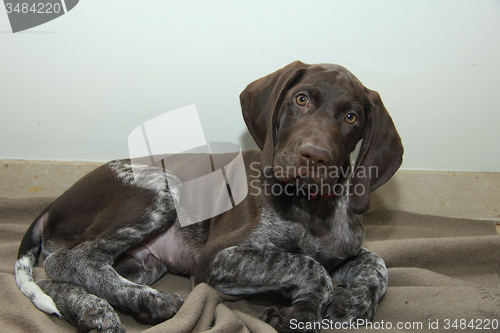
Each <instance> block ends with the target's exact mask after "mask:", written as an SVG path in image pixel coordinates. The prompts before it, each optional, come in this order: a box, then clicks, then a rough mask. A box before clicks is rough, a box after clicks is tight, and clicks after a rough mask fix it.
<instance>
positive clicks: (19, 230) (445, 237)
mask: <svg viewBox="0 0 500 333" xmlns="http://www.w3.org/2000/svg"><path fill="white" fill-rule="evenodd" d="M51 201H52V199H50V198H34V199H33V198H32V199H1V198H0V300H1V302H0V331H1V332H23V333H24V332H36V333H40V332H62V333H64V332H76V328H75V327H73V326H71V325H70V324H68V323H67V322H65V321H64V320H62V319H59V318H57V317H55V316H49V315H47V314H44V313H42V312H41V311H39V310H38V309H36V308H35V307H34V306H33V304H32V303H31V302H30V300H28V299H27V298H26V297H25V296H24V295H23V294H22V293H21V292H20V291H19V290H18V288H17V286H16V283H15V279H14V263H15V260H16V257H17V250H18V247H19V243H20V241H21V239H22V237H23V235H24V232H25V231H26V229H27V228H28V226H29V225H30V224H31V222H32V221H33V219H34V218H35V217H36V216H37V215H38V213H39V212H40V211H41V210H42V209H43V208H44V207H45V206H46V205H48V204H49V203H50V202H51ZM364 225H365V230H366V239H365V244H364V246H365V247H367V248H369V249H370V250H373V251H375V252H376V253H378V254H379V255H380V256H381V257H382V258H384V260H385V261H386V263H387V267H388V270H389V288H388V290H387V293H386V295H385V296H384V298H383V300H382V302H381V304H380V306H379V309H378V312H377V314H376V316H375V319H374V322H373V323H372V324H369V325H375V326H372V328H373V330H375V329H376V331H377V332H408V331H412V330H415V331H417V330H419V331H421V332H468V331H470V332H472V331H474V332H475V331H477V329H478V328H479V327H480V326H481V325H482V326H483V331H488V332H495V330H485V329H484V325H485V323H486V322H487V321H490V322H491V324H490V327H494V326H492V324H493V323H494V321H495V320H497V323H498V320H500V235H498V234H497V233H496V230H495V223H494V222H492V221H483V220H481V221H477V220H471V219H454V218H446V217H439V216H426V215H419V214H413V213H408V212H401V211H389V210H380V211H375V212H369V213H368V214H365V217H364ZM34 275H35V279H36V280H38V279H43V278H46V275H45V274H44V272H43V269H42V267H40V266H39V267H36V268H35V270H34ZM153 287H154V288H157V289H160V290H164V291H170V292H177V293H179V294H180V295H181V296H182V297H183V298H184V299H185V303H184V305H183V306H182V308H181V309H180V311H179V312H178V313H177V315H176V316H175V317H174V318H172V319H170V320H168V321H166V322H163V323H161V324H158V325H156V326H148V325H142V324H139V323H137V322H136V321H135V320H134V319H133V318H132V317H131V316H129V315H127V314H124V313H122V312H120V311H117V312H118V314H119V315H120V318H121V320H122V323H123V324H124V325H125V327H126V328H127V332H145V333H146V332H147V333H159V332H162V333H164V332H166V333H184V332H185V333H189V332H213V333H223V332H224V333H232V332H234V333H272V332H276V331H275V330H274V329H272V328H271V327H270V326H269V325H267V324H265V323H264V322H262V321H260V320H259V319H258V318H257V317H258V315H259V313H260V312H261V311H262V310H263V309H264V308H265V307H266V306H268V304H267V303H269V302H273V299H272V298H269V299H266V302H267V303H266V302H264V303H263V302H262V301H261V300H259V301H256V300H255V299H241V298H237V297H231V296H227V295H224V294H222V293H220V292H218V291H216V290H215V289H214V288H212V287H211V286H209V285H207V284H200V285H197V286H196V287H194V288H193V287H192V284H191V281H190V279H189V277H183V276H175V275H168V274H167V275H166V276H164V277H162V278H161V279H160V280H159V281H157V282H156V283H155V284H154V285H153ZM461 321H462V323H463V322H467V324H468V325H469V326H467V328H465V329H460V323H461ZM454 322H455V323H456V325H455V327H456V328H455V327H454V326H453V323H454ZM471 323H472V326H474V325H475V328H474V329H472V328H471V327H472V326H471ZM321 324H322V327H323V330H322V332H344V331H345V332H348V331H357V330H364V331H372V330H371V329H370V326H363V327H361V326H356V325H353V324H352V323H351V325H344V326H343V327H340V326H338V325H337V326H335V323H331V322H328V321H325V322H322V323H321ZM411 325H413V327H414V328H412V329H409V328H408V327H409V326H411ZM497 325H499V324H497ZM389 326H390V327H389ZM415 327H416V328H415ZM497 327H498V328H497V330H496V331H500V326H497Z"/></svg>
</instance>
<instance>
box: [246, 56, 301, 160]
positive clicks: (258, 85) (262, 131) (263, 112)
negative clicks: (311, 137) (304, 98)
mask: <svg viewBox="0 0 500 333" xmlns="http://www.w3.org/2000/svg"><path fill="white" fill-rule="evenodd" d="M309 66H310V65H307V64H304V63H302V62H300V61H295V62H292V63H291V64H289V65H287V66H285V67H283V68H281V69H279V70H277V71H276V72H274V73H271V74H269V75H267V76H264V77H263V78H261V79H258V80H256V81H254V82H252V83H250V84H249V85H248V86H247V87H246V88H245V90H243V92H242V93H241V94H240V103H241V109H242V111H243V119H245V123H246V125H247V127H248V130H249V131H250V134H252V137H253V139H254V140H255V143H257V146H259V148H260V149H262V151H264V152H265V150H266V149H265V148H264V146H265V144H266V142H268V143H269V144H271V145H270V147H269V148H270V149H271V153H272V149H273V148H274V142H272V141H273V135H274V134H273V133H272V132H273V121H276V119H273V118H276V117H277V114H278V112H279V109H280V108H281V104H282V103H283V98H284V95H285V93H286V92H287V91H288V89H290V88H291V87H292V86H293V84H294V83H295V82H296V81H297V80H298V79H299V78H300V77H301V76H302V73H303V71H304V70H305V69H306V68H307V67H309ZM266 148H268V147H266Z"/></svg>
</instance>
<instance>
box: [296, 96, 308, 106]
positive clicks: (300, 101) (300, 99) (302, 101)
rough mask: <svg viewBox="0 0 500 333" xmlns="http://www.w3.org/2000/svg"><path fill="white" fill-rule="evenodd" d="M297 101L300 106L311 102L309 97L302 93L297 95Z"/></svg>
mask: <svg viewBox="0 0 500 333" xmlns="http://www.w3.org/2000/svg"><path fill="white" fill-rule="evenodd" d="M295 101H296V102H297V104H298V105H300V106H306V105H307V103H309V98H307V96H306V95H304V94H300V95H298V96H297V97H295Z"/></svg>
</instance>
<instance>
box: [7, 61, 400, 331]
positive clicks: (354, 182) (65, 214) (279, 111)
mask: <svg viewBox="0 0 500 333" xmlns="http://www.w3.org/2000/svg"><path fill="white" fill-rule="evenodd" d="M240 100H241V106H242V110H243V117H244V119H245V122H246V124H247V126H248V129H249V131H250V133H251V134H252V136H253V138H254V140H255V141H256V143H257V145H258V146H259V147H260V148H261V151H245V152H243V159H244V162H245V168H246V173H247V181H248V190H249V193H248V195H247V197H246V198H245V199H244V200H243V201H242V202H241V203H240V204H238V205H237V206H236V207H234V208H233V209H230V210H229V211H227V212H226V213H223V214H221V215H218V216H216V217H213V218H211V219H208V220H205V221H203V222H200V223H196V224H191V225H188V226H185V227H181V226H180V224H179V218H178V216H177V212H176V209H175V206H174V203H173V202H174V201H173V200H174V199H175V195H176V193H175V191H173V190H172V189H169V188H168V187H166V186H165V180H164V178H163V177H164V170H163V169H161V168H157V169H155V168H154V167H152V166H150V167H149V168H151V173H150V174H149V176H148V177H149V179H148V181H149V183H150V184H152V185H151V186H149V188H143V187H141V186H138V185H137V184H136V180H135V178H134V176H133V175H132V173H133V172H132V169H133V166H132V165H131V162H130V160H117V161H112V162H109V163H107V164H105V165H103V166H101V167H99V168H97V169H96V170H95V171H93V172H91V173H90V174H88V175H87V176H85V177H83V178H82V179H81V180H79V181H78V182H77V183H76V184H74V185H73V186H72V187H71V188H70V189H68V190H67V191H66V192H65V193H64V194H63V195H61V196H60V197H59V198H57V199H56V200H55V201H54V202H53V203H52V204H50V205H49V206H48V207H47V208H46V209H45V210H44V211H43V212H41V214H40V215H39V216H38V217H37V218H36V219H35V221H34V222H33V224H32V225H31V226H30V228H29V229H28V231H27V232H26V235H25V236H24V239H23V240H22V243H21V245H20V248H19V255H18V260H17V262H16V267H15V271H16V280H17V284H18V286H19V288H20V289H21V291H22V292H23V293H24V294H25V295H26V296H27V297H29V298H30V299H31V301H32V302H33V303H34V304H35V305H36V306H37V307H38V308H39V309H40V310H42V311H44V312H46V313H49V314H56V315H58V316H60V317H62V318H64V319H66V320H67V321H69V322H71V323H72V324H74V325H76V326H77V327H78V329H79V330H80V331H83V332H88V331H99V332H124V331H125V328H124V327H123V325H122V324H121V323H120V320H119V317H118V315H117V314H116V313H115V311H114V310H113V307H118V308H120V309H123V310H125V311H127V312H129V313H131V314H133V315H134V316H135V318H136V319H137V320H138V321H140V322H142V323H149V324H155V323H159V322H161V321H164V320H167V319H169V318H171V317H172V316H174V315H175V314H176V312H177V311H178V310H179V308H180V307H181V305H182V304H183V300H182V299H181V297H180V296H179V295H177V294H173V293H167V292H163V291H158V290H155V289H152V288H151V287H149V286H148V285H150V284H152V283H153V282H155V281H156V280H158V279H159V278H160V277H161V276H162V275H164V274H166V273H179V274H187V275H194V276H195V281H196V283H201V282H206V283H208V284H210V285H211V286H213V287H214V288H216V289H217V290H219V291H221V292H223V293H226V294H229V295H252V294H260V293H279V294H282V295H283V296H284V297H286V298H287V299H289V301H290V304H289V306H287V307H284V308H281V309H277V308H276V307H271V308H269V309H267V310H265V311H264V313H263V314H262V315H261V319H262V320H264V321H266V322H268V323H270V324H271V325H272V326H274V327H275V328H276V330H277V331H278V332H296V331H301V332H318V331H319V328H317V326H315V327H310V326H307V327H306V326H304V323H318V322H320V321H322V320H323V319H324V318H328V320H333V321H336V322H345V321H349V320H356V319H359V318H362V319H367V320H371V319H372V318H373V316H374V312H375V310H376V308H377V305H378V303H379V301H380V299H381V297H382V296H383V295H384V293H385V291H386V287H387V269H386V266H385V263H384V261H383V260H382V259H381V258H380V257H379V256H377V255H376V254H375V253H373V252H371V251H369V250H367V249H365V248H363V247H362V242H363V237H364V232H363V225H362V222H361V217H360V214H363V213H364V212H366V211H367V210H368V208H369V204H370V192H371V191H373V190H375V189H376V188H378V187H379V186H381V185H382V184H384V183H385V182H386V181H387V180H389V178H391V176H392V175H393V174H394V173H395V172H396V170H397V169H398V168H399V166H400V165H401V162H402V155H403V147H402V144H401V140H400V138H399V135H398V133H397V131H396V129H395V127H394V124H393V122H392V120H391V117H390V116H389V114H388V113H387V111H386V109H385V107H384V105H383V104H382V101H381V99H380V97H379V95H378V93H377V92H375V91H373V90H369V89H367V88H365V87H364V86H363V85H362V84H361V82H360V81H359V80H358V79H357V78H356V77H355V76H354V75H353V74H351V73H350V72H349V71H348V70H347V69H345V68H343V67H341V66H338V65H331V64H321V65H308V64H304V63H302V62H299V61H296V62H294V63H291V64H289V65H287V66H286V67H284V68H282V69H280V70H278V71H276V72H274V73H272V74H270V75H268V76H265V77H263V78H261V79H259V80H256V81H255V82H253V83H251V84H249V85H248V86H247V88H246V89H245V90H244V91H243V92H242V94H241V95H240ZM146 168H147V167H146ZM40 253H42V254H43V255H44V257H45V258H46V259H45V261H44V269H45V272H46V273H47V275H48V276H49V277H50V278H51V279H50V280H41V281H38V282H36V283H35V282H34V280H33V273H32V269H33V266H34V265H35V263H36V262H37V260H38V257H39V255H40ZM299 323H303V325H302V326H300V325H299ZM297 327H298V328H297Z"/></svg>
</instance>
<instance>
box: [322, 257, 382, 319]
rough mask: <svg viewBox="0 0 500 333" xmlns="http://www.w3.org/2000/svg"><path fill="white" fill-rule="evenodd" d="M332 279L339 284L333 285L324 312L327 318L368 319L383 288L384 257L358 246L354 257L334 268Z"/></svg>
mask: <svg viewBox="0 0 500 333" xmlns="http://www.w3.org/2000/svg"><path fill="white" fill-rule="evenodd" d="M332 278H333V279H334V280H335V281H339V282H340V285H339V286H337V288H335V291H334V298H333V301H332V303H331V304H330V305H329V306H328V307H327V309H326V311H325V314H326V315H328V316H329V317H330V318H329V319H331V320H334V321H338V322H348V321H350V320H352V321H356V320H358V319H363V320H368V321H371V320H372V319H373V316H374V315H375V310H376V309H377V307H378V304H379V302H380V299H381V298H382V296H383V295H384V294H385V291H386V290H387V284H388V273H387V267H386V266H385V262H384V260H383V259H382V258H380V257H379V256H378V255H377V254H376V253H374V252H371V251H369V250H367V249H365V248H361V249H360V251H359V252H358V254H357V255H356V256H355V257H353V258H351V259H349V260H347V261H345V262H344V263H342V264H341V265H340V266H339V267H337V268H336V269H335V271H334V272H333V275H332Z"/></svg>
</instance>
